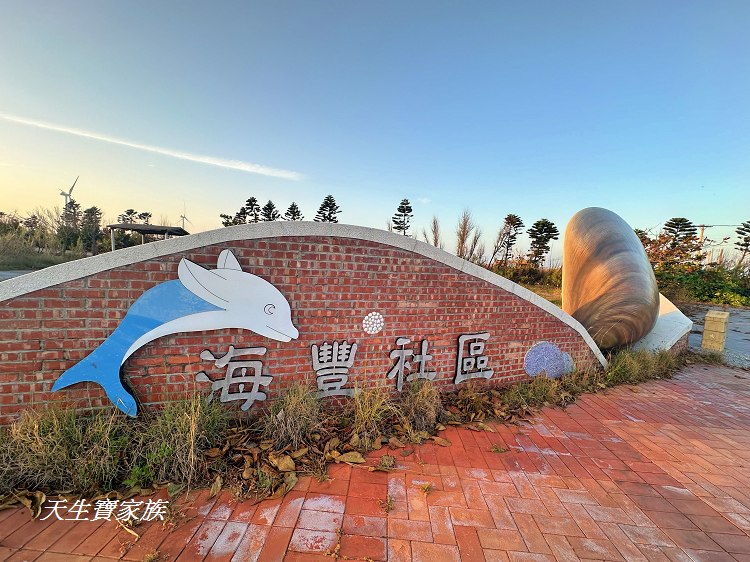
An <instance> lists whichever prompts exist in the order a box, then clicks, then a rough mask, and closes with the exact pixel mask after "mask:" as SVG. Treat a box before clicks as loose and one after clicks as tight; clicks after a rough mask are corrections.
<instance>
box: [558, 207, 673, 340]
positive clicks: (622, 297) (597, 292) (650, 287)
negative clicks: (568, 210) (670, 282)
mask: <svg viewBox="0 0 750 562" xmlns="http://www.w3.org/2000/svg"><path fill="white" fill-rule="evenodd" d="M562 309H563V310H564V311H565V312H567V313H568V314H570V315H571V316H573V318H575V319H576V320H578V321H579V322H580V323H581V324H582V325H583V326H584V328H586V330H587V331H588V332H589V334H591V337H592V338H593V339H594V341H595V342H596V344H597V345H598V346H599V347H600V348H602V349H610V348H613V347H619V346H622V345H627V344H630V343H633V342H636V341H638V340H639V339H641V338H642V337H643V336H645V335H646V334H648V333H649V332H650V331H651V329H652V328H653V327H654V324H655V323H656V319H657V317H658V315H659V289H658V288H657V285H656V278H655V277H654V272H653V270H652V269H651V264H650V263H649V261H648V258H647V257H646V252H645V250H644V249H643V244H641V241H640V240H639V239H638V236H636V234H635V232H634V231H633V229H632V228H630V226H629V225H628V223H626V222H625V221H624V220H623V219H621V218H620V217H619V216H618V215H616V214H615V213H613V212H612V211H608V210H607V209H601V208H599V207H589V208H587V209H583V210H582V211H579V212H578V213H576V214H575V215H574V216H573V218H571V219H570V221H569V222H568V226H567V227H566V229H565V242H564V245H563V270H562Z"/></svg>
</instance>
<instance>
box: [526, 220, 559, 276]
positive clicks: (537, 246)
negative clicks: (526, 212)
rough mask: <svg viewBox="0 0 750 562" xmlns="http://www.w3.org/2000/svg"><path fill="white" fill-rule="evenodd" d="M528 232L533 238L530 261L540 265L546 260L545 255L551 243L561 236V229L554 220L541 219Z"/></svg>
mask: <svg viewBox="0 0 750 562" xmlns="http://www.w3.org/2000/svg"><path fill="white" fill-rule="evenodd" d="M526 232H527V234H528V235H529V237H530V238H531V249H530V250H529V261H531V262H532V263H533V264H534V265H535V266H537V267H539V265H540V264H542V263H543V262H544V256H546V255H547V252H549V250H550V246H549V243H550V242H551V241H552V240H557V239H558V238H559V237H560V231H558V230H557V227H556V226H555V223H553V222H552V221H549V220H547V219H539V220H538V221H536V222H535V223H534V224H533V225H531V228H530V229H528V230H527V231H526Z"/></svg>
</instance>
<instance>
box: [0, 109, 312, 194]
mask: <svg viewBox="0 0 750 562" xmlns="http://www.w3.org/2000/svg"><path fill="white" fill-rule="evenodd" d="M0 119H4V120H5V121H11V122H13V123H20V124H22V125H29V126H31V127H38V128H40V129H46V130H48V131H57V132H58V133H67V134H69V135H76V136H78V137H85V138H89V139H94V140H99V141H102V142H108V143H111V144H119V145H121V146H127V147H130V148H135V149H138V150H145V151H146V152H152V153H154V154H161V155H163V156H171V157H172V158H179V159H181V160H189V161H191V162H198V163H200V164H208V165H209V166H218V167H220V168H229V169H231V170H240V171H243V172H250V173H251V174H260V175H263V176H271V177H274V178H282V179H287V180H300V179H302V178H303V176H302V174H299V173H297V172H291V171H289V170H280V169H278V168H270V167H268V166H263V165H261V164H253V163H251V162H243V161H242V160H229V159H226V158H216V157H214V156H204V155H202V154H193V153H190V152H183V151H181V150H173V149H171V148H164V147H161V146H152V145H149V144H142V143H138V142H132V141H129V140H125V139H118V138H116V137H110V136H107V135H101V134H99V133H95V132H92V131H85V130H83V129H75V128H73V127H65V126H62V125H56V124H54V123H45V122H44V121H36V120H34V119H27V118H25V117H18V116H15V115H9V114H7V113H0Z"/></svg>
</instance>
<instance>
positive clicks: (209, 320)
mask: <svg viewBox="0 0 750 562" xmlns="http://www.w3.org/2000/svg"><path fill="white" fill-rule="evenodd" d="M177 276H178V279H175V280H173V281H167V282H165V283H161V284H160V285H156V286H155V287H152V288H151V289H149V290H148V291H146V292H145V293H143V294H142V295H141V296H140V298H138V300H136V301H135V302H134V303H133V305H132V306H131V307H130V309H129V310H128V312H127V313H126V314H125V318H123V320H122V322H120V325H119V326H117V328H116V329H115V331H114V332H112V334H111V335H110V336H109V337H108V338H107V339H106V340H104V342H103V343H102V344H101V345H100V346H99V347H97V348H96V349H95V350H94V351H93V352H92V353H91V354H89V355H88V356H87V357H86V358H84V359H83V360H81V361H80V362H78V363H76V364H75V365H74V366H73V367H71V368H70V369H68V370H67V371H65V372H64V373H63V374H62V375H60V377H59V378H58V379H57V380H56V381H55V384H54V385H53V386H52V391H53V392H54V391H57V390H60V389H62V388H66V387H68V386H70V385H73V384H76V383H79V382H84V381H91V382H95V383H97V384H100V385H101V386H102V388H104V391H105V392H106V393H107V397H108V398H109V399H110V400H111V401H112V403H113V404H114V405H115V406H117V407H118V408H119V409H120V410H122V411H123V412H125V413H126V414H128V415H129V416H135V415H136V413H137V411H138V407H137V406H136V403H135V399H134V398H133V396H132V394H130V393H129V392H128V391H127V390H126V389H125V387H124V386H123V385H122V382H121V381H120V367H121V366H122V364H123V363H124V362H125V360H126V359H127V358H128V357H130V356H131V355H132V354H133V353H135V352H136V351H137V350H138V349H140V348H141V347H143V346H144V345H146V344H147V343H149V342H151V341H153V340H155V339H157V338H160V337H162V336H166V335H169V334H176V333H180V332H200V331H204V330H220V329H224V328H244V329H246V330H251V331H253V332H255V333H256V334H260V335H262V336H266V337H268V338H271V339H274V340H277V341H282V342H287V341H290V340H292V339H296V338H297V337H298V336H299V332H298V331H297V328H295V327H294V325H293V324H292V319H291V309H290V307H289V303H288V302H287V300H286V298H284V296H283V295H282V294H281V293H280V292H279V290H278V289H277V288H276V287H274V286H273V285H271V283H269V282H268V281H266V280H264V279H261V278H260V277H258V276H256V275H252V274H250V273H246V272H244V271H242V268H241V267H240V264H239V262H238V261H237V258H236V257H235V256H234V254H232V252H231V251H229V250H224V251H222V252H221V254H220V255H219V259H218V262H217V269H212V270H208V269H205V268H203V267H201V266H200V265H198V264H196V263H193V262H191V261H189V260H187V259H184V258H183V259H182V261H180V264H179V266H178V268H177Z"/></svg>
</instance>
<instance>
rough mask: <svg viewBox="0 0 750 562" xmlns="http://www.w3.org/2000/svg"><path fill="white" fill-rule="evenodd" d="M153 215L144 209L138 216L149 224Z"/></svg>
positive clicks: (144, 222)
mask: <svg viewBox="0 0 750 562" xmlns="http://www.w3.org/2000/svg"><path fill="white" fill-rule="evenodd" d="M151 217H152V215H151V213H149V212H148V211H143V212H142V213H138V218H139V219H140V220H142V221H143V224H149V221H150V220H151Z"/></svg>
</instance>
